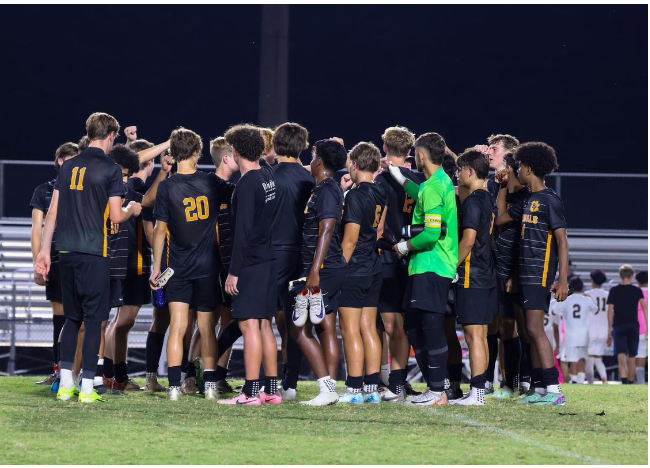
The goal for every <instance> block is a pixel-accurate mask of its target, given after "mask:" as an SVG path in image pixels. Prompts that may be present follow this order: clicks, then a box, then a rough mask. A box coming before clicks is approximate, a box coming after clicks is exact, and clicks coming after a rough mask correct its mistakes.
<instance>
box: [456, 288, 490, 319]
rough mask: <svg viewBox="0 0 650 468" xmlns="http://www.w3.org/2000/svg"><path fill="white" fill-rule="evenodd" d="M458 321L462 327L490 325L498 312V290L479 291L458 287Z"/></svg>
mask: <svg viewBox="0 0 650 468" xmlns="http://www.w3.org/2000/svg"><path fill="white" fill-rule="evenodd" d="M455 290H456V321H457V322H458V323H459V324H460V325H488V324H490V323H492V319H493V318H494V315H495V314H496V312H497V307H498V305H497V302H498V299H497V291H496V290H497V288H496V287H494V288H491V289H477V288H467V289H466V288H463V287H462V286H457V287H456V288H455Z"/></svg>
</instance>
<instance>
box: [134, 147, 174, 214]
mask: <svg viewBox="0 0 650 468" xmlns="http://www.w3.org/2000/svg"><path fill="white" fill-rule="evenodd" d="M172 164H174V161H173V160H172V158H170V157H169V156H163V157H161V158H160V171H158V175H157V176H156V178H155V180H154V181H153V184H151V187H149V190H147V193H145V195H144V197H143V198H142V203H141V204H142V206H144V207H148V208H151V207H153V205H154V203H155V202H156V195H157V194H158V185H159V184H160V183H161V182H162V181H163V180H165V179H166V178H167V176H168V175H169V172H170V171H171V170H172Z"/></svg>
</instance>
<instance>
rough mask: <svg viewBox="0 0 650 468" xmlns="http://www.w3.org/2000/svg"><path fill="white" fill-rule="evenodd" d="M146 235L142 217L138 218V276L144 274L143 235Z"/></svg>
mask: <svg viewBox="0 0 650 468" xmlns="http://www.w3.org/2000/svg"><path fill="white" fill-rule="evenodd" d="M143 235H144V227H143V226H142V219H138V276H142V262H143V258H142V237H143Z"/></svg>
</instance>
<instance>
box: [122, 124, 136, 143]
mask: <svg viewBox="0 0 650 468" xmlns="http://www.w3.org/2000/svg"><path fill="white" fill-rule="evenodd" d="M124 136H126V139H127V141H128V142H129V143H131V142H133V141H135V140H137V139H138V127H136V126H135V125H131V126H130V127H126V128H125V129H124Z"/></svg>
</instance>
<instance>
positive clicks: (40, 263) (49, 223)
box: [34, 190, 59, 279]
mask: <svg viewBox="0 0 650 468" xmlns="http://www.w3.org/2000/svg"><path fill="white" fill-rule="evenodd" d="M58 208H59V191H58V190H54V192H53V193H52V201H51V202H50V208H49V209H48V211H47V215H46V216H45V228H44V229H43V242H42V244H41V251H40V253H39V254H38V257H37V258H36V262H35V264H34V270H35V271H36V273H38V274H39V275H41V276H43V278H45V279H47V275H48V274H49V273H50V266H51V263H52V260H51V258H50V252H51V250H52V237H54V230H55V229H56V216H57V213H58Z"/></svg>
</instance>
